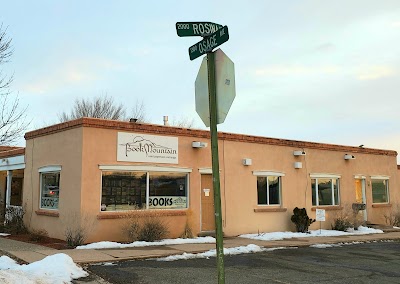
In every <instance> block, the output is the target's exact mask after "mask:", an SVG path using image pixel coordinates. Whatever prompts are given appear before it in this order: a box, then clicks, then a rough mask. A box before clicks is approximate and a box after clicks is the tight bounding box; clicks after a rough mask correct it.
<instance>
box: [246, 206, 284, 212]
mask: <svg viewBox="0 0 400 284" xmlns="http://www.w3.org/2000/svg"><path fill="white" fill-rule="evenodd" d="M286 211H287V208H283V207H268V208H254V212H255V213H259V212H286Z"/></svg>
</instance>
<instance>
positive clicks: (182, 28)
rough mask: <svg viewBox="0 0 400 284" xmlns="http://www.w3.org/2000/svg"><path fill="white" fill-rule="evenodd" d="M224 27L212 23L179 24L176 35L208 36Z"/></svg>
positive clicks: (177, 24)
mask: <svg viewBox="0 0 400 284" xmlns="http://www.w3.org/2000/svg"><path fill="white" fill-rule="evenodd" d="M222 27H223V26H222V25H219V24H215V23H211V22H178V23H176V33H177V34H178V36H208V35H210V34H212V33H215V32H216V31H217V30H219V29H220V28H222Z"/></svg>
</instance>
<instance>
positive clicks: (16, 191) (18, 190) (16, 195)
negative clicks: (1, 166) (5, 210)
mask: <svg viewBox="0 0 400 284" xmlns="http://www.w3.org/2000/svg"><path fill="white" fill-rule="evenodd" d="M23 181H24V179H23V178H20V177H13V178H12V179H11V199H10V205H14V206H22V184H23Z"/></svg>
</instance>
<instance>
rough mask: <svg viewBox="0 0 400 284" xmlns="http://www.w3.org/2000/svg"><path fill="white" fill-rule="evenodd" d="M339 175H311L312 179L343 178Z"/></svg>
mask: <svg viewBox="0 0 400 284" xmlns="http://www.w3.org/2000/svg"><path fill="white" fill-rule="evenodd" d="M341 177H342V176H341V175H339V174H324V173H311V174H310V178H341Z"/></svg>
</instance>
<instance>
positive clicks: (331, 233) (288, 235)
mask: <svg viewBox="0 0 400 284" xmlns="http://www.w3.org/2000/svg"><path fill="white" fill-rule="evenodd" d="M382 233H383V231H382V230H378V229H373V228H368V227H363V226H360V227H358V229H357V230H354V229H349V230H348V231H347V232H342V231H335V230H313V231H310V232H309V233H294V232H273V233H262V234H245V235H240V236H239V237H241V238H248V239H254V240H261V241H277V240H283V239H292V238H308V237H336V236H349V235H367V234H382Z"/></svg>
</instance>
